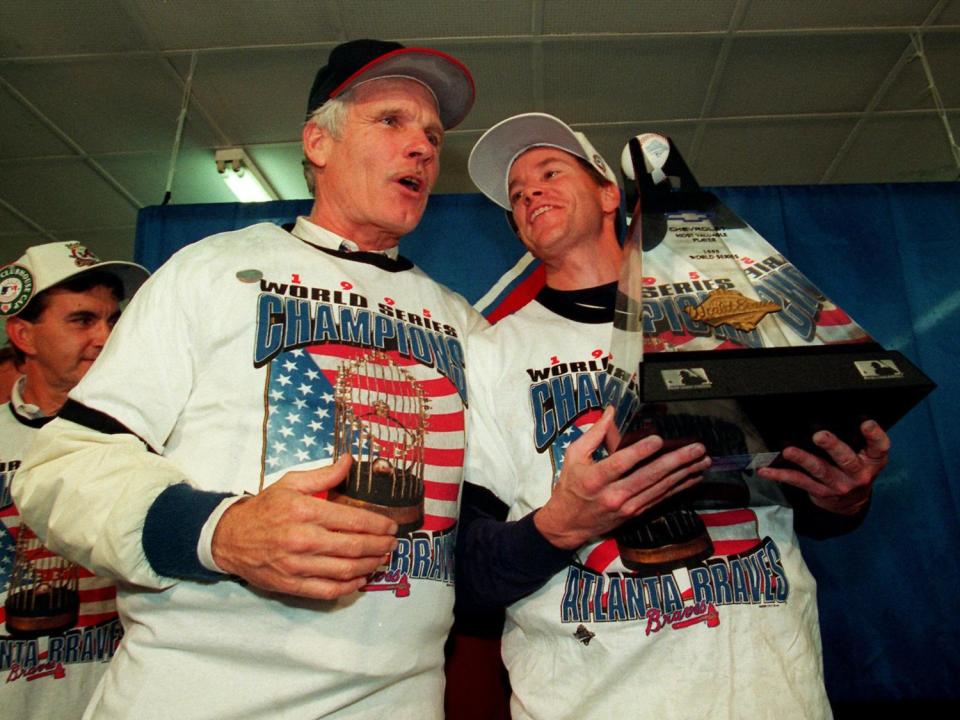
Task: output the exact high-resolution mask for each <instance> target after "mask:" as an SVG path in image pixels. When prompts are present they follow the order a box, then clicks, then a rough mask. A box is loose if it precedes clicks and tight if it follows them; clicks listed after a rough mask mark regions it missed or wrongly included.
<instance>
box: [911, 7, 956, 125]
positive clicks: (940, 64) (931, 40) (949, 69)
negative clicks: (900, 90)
mask: <svg viewBox="0 0 960 720" xmlns="http://www.w3.org/2000/svg"><path fill="white" fill-rule="evenodd" d="M957 4H958V5H960V3H957ZM923 48H924V51H925V53H926V56H927V61H928V62H929V64H930V72H931V74H932V75H933V81H934V82H935V83H936V85H937V88H938V89H939V90H940V95H941V97H942V98H943V103H944V105H946V106H947V107H958V106H960V79H958V72H957V69H958V68H960V35H958V34H956V33H954V34H952V35H948V34H945V33H932V34H930V35H928V36H926V37H925V38H924V40H923ZM914 64H917V65H919V60H915V61H914Z"/></svg>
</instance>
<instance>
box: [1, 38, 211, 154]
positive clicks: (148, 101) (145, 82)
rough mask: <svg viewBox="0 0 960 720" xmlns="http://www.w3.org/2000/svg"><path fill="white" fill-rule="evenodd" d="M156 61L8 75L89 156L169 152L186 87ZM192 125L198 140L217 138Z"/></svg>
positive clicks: (36, 68) (45, 66) (19, 67)
mask: <svg viewBox="0 0 960 720" xmlns="http://www.w3.org/2000/svg"><path fill="white" fill-rule="evenodd" d="M161 63H162V61H161V60H159V59H157V58H149V57H147V58H144V57H135V58H124V59H123V60H122V61H117V60H116V59H106V58H104V59H84V60H75V61H72V62H69V63H33V64H22V63H21V64H16V65H8V66H6V67H5V68H3V71H2V72H3V76H4V77H5V78H6V79H7V80H8V81H9V82H10V84H11V85H13V86H14V87H15V88H16V89H17V90H18V91H19V92H20V93H21V94H22V95H24V96H25V97H26V98H27V100H29V101H30V102H31V103H32V104H33V105H34V106H36V107H37V108H38V109H39V110H40V112H42V113H43V114H44V115H45V116H46V117H47V118H49V119H50V120H51V121H52V122H53V123H54V124H55V125H56V126H57V127H59V128H60V129H61V130H63V131H64V132H65V133H66V134H67V136H68V137H70V138H71V139H73V140H74V141H75V142H76V143H77V144H79V145H80V147H81V148H83V149H84V151H86V152H87V153H101V152H111V151H128V152H129V151H141V150H161V149H169V148H170V147H171V145H172V143H173V139H174V136H175V134H176V129H177V116H178V114H179V112H180V103H181V99H182V93H183V91H182V88H181V87H179V85H178V83H177V80H176V78H175V77H174V75H173V73H172V71H170V70H168V69H165V68H164V67H163V65H162V64H161ZM204 131H205V128H204V127H203V126H200V125H198V124H192V125H191V127H190V129H189V130H188V133H190V134H191V135H195V138H194V141H195V142H197V143H200V144H209V143H210V142H211V140H212V137H213V136H212V135H211V134H210V133H209V132H204Z"/></svg>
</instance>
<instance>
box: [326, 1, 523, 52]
mask: <svg viewBox="0 0 960 720" xmlns="http://www.w3.org/2000/svg"><path fill="white" fill-rule="evenodd" d="M533 4H534V3H532V2H531V0H487V1H486V2H462V0H433V2H427V3H411V2H395V0H363V2H351V1H350V0H344V1H342V2H338V3H337V5H338V7H339V14H340V17H341V18H342V22H343V28H344V33H345V35H344V38H343V39H344V40H346V39H347V38H358V37H379V38H390V39H398V40H401V41H404V40H415V39H417V38H431V39H436V38H447V37H486V36H494V37H496V36H497V35H521V34H527V33H529V32H530V18H531V15H532V10H531V7H532V5H533ZM537 4H539V0H537ZM405 44H409V45H413V44H418V43H414V42H406V43H405ZM431 46H435V47H440V45H439V44H437V43H431ZM441 49H442V48H441Z"/></svg>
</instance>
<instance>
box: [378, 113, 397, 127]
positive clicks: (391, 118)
mask: <svg viewBox="0 0 960 720" xmlns="http://www.w3.org/2000/svg"><path fill="white" fill-rule="evenodd" d="M380 122H382V123H383V124H384V125H389V126H390V127H393V126H395V125H396V124H397V122H398V120H397V116H396V115H385V116H384V117H382V118H380Z"/></svg>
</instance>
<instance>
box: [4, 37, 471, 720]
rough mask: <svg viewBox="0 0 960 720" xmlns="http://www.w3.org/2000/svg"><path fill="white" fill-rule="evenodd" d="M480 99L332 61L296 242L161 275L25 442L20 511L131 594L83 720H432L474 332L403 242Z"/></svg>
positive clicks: (410, 57)
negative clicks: (77, 511)
mask: <svg viewBox="0 0 960 720" xmlns="http://www.w3.org/2000/svg"><path fill="white" fill-rule="evenodd" d="M473 99H474V88H473V81H472V78H471V76H470V73H469V72H468V71H467V69H466V68H465V67H464V66H463V65H462V64H460V63H459V62H458V61H457V60H456V59H454V58H452V57H450V56H449V55H446V54H444V53H441V52H438V51H435V50H430V49H425V48H407V47H403V46H401V45H399V44H397V43H386V42H380V41H373V40H359V41H353V42H350V43H346V44H344V45H341V46H338V47H337V48H335V49H334V50H333V51H332V52H331V54H330V56H329V59H328V63H327V65H326V66H325V67H324V68H322V69H321V70H320V72H319V73H318V74H317V77H316V81H315V82H314V85H313V88H312V90H311V93H310V101H309V107H308V115H309V117H308V120H307V123H306V124H305V126H304V129H303V148H304V154H305V156H306V158H307V160H308V161H309V163H310V165H311V169H312V172H313V176H314V180H315V191H314V194H315V197H314V205H313V209H312V212H311V214H310V216H309V217H301V218H299V219H298V220H297V223H296V225H295V227H294V228H293V229H292V231H291V232H289V233H288V232H285V231H283V230H281V229H280V228H279V227H276V226H274V225H269V224H261V225H255V226H253V227H250V228H247V229H245V230H240V231H237V232H231V233H225V234H222V235H217V236H213V237H210V238H207V239H205V240H202V241H200V242H198V243H196V244H195V245H192V246H190V247H188V248H186V249H184V250H182V251H181V252H179V253H178V254H177V255H176V256H174V257H173V258H172V259H171V260H170V261H169V262H168V263H167V264H166V265H165V266H164V267H163V268H161V269H160V270H159V271H158V272H157V274H156V275H155V277H154V278H153V280H152V281H151V282H150V283H149V284H148V285H147V286H146V287H145V288H144V290H143V291H142V293H141V295H140V296H139V297H138V298H137V300H136V302H134V303H133V304H132V305H131V307H130V309H129V311H128V313H129V316H127V315H125V317H124V321H123V322H121V324H120V325H119V326H118V328H117V333H116V335H115V338H114V342H111V345H110V347H109V348H108V349H107V352H105V353H104V356H103V358H102V360H101V363H100V364H98V367H97V368H96V369H95V371H94V372H93V373H91V375H90V376H89V377H88V378H87V379H86V381H85V382H84V383H83V384H82V385H81V386H80V387H78V388H77V389H76V390H75V391H74V392H73V393H72V394H71V398H70V400H69V401H68V403H67V406H66V407H65V408H64V411H63V413H62V414H61V419H60V420H59V421H58V422H57V423H53V424H52V425H51V427H50V428H49V431H44V433H42V434H41V438H40V439H39V441H38V443H37V445H36V447H35V452H34V453H33V454H32V456H31V458H30V459H29V460H28V461H27V462H26V463H25V464H24V473H22V474H21V476H19V477H18V482H17V483H16V485H15V489H14V492H15V495H16V496H17V498H18V502H20V504H21V506H22V507H23V508H25V509H26V510H25V512H26V513H27V514H28V517H29V519H30V521H31V522H32V523H34V524H35V526H36V527H38V528H39V530H38V532H41V533H43V534H44V535H45V537H47V538H48V540H49V542H50V544H51V545H52V546H53V547H55V548H57V549H58V551H62V552H64V553H66V554H69V555H70V556H71V557H73V558H76V559H77V560H78V561H80V562H84V563H87V564H89V565H90V566H91V567H93V568H95V569H96V570H97V571H99V572H103V573H106V574H109V575H111V576H113V577H116V578H118V579H119V580H121V582H122V586H121V591H120V593H119V597H118V605H119V607H120V610H121V613H122V616H123V617H124V621H125V627H126V634H125V637H124V641H123V644H122V645H121V647H120V649H119V650H118V653H117V655H116V657H115V658H114V662H113V664H112V666H111V668H110V672H109V673H108V674H107V676H106V678H105V680H104V682H102V683H101V685H100V688H99V690H98V692H97V694H96V696H95V698H94V701H93V703H92V704H91V706H90V708H89V709H88V715H89V716H91V717H97V718H127V717H129V718H148V717H164V718H166V717H170V716H177V715H179V716H185V717H191V718H204V717H207V718H227V717H229V718H246V717H250V718H253V717H273V718H285V717H290V718H305V717H310V718H316V717H371V716H373V715H375V714H388V715H390V716H391V717H396V718H418V719H419V718H438V717H440V716H441V714H442V698H441V696H442V683H443V679H442V661H443V655H442V647H443V641H444V637H445V635H446V633H447V630H448V628H449V626H450V623H451V608H452V604H453V597H452V580H453V577H452V563H451V557H452V551H453V537H454V532H453V531H454V526H455V523H456V514H457V500H458V497H459V485H460V480H461V465H462V455H463V447H464V407H465V404H466V389H465V363H464V340H465V338H466V337H467V335H469V334H470V333H471V331H472V330H473V329H474V328H475V327H477V326H480V325H482V324H483V322H484V321H483V320H482V318H481V317H480V316H479V315H478V314H476V313H475V312H474V311H473V310H472V308H471V307H470V306H469V305H468V304H467V303H466V302H465V301H464V300H463V299H462V298H461V297H459V296H457V295H454V294H453V293H451V292H449V291H447V290H446V289H444V288H442V287H440V286H438V285H437V284H436V283H434V282H432V281H430V280H429V279H428V278H427V277H426V276H425V275H424V274H423V273H422V272H421V271H420V270H419V269H418V268H416V267H415V266H413V265H412V264H411V263H410V262H409V261H408V260H406V259H405V258H403V257H402V256H400V255H399V254H398V242H399V240H400V237H401V236H402V235H404V234H405V233H407V232H409V231H411V230H412V229H413V228H414V227H415V226H416V224H417V222H418V221H419V220H420V217H421V215H422V214H423V211H424V209H425V207H426V203H427V198H428V195H429V193H430V190H431V188H432V187H433V185H434V182H435V181H436V179H437V173H438V172H439V158H440V152H441V149H442V146H443V135H444V131H445V130H446V129H447V128H450V127H453V126H454V125H456V124H457V123H459V122H460V121H461V120H462V119H463V118H464V117H465V116H466V114H467V112H468V111H469V109H470V107H471V105H472V103H473ZM21 478H23V479H22V480H21ZM79 504H82V506H83V508H84V510H85V513H86V515H87V516H88V519H89V522H90V527H89V528H81V527H79V526H78V525H77V524H76V523H75V522H72V521H71V520H70V518H69V517H67V513H65V508H67V507H74V506H77V505H79Z"/></svg>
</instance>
